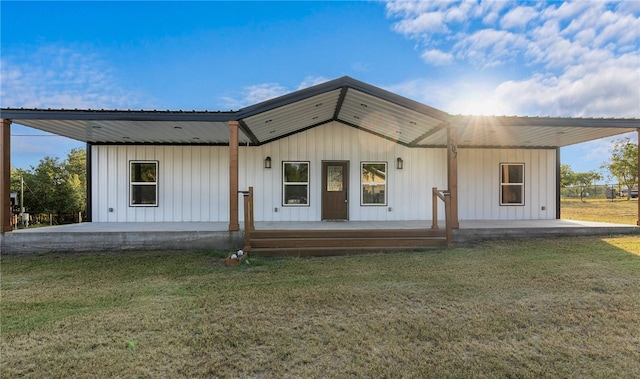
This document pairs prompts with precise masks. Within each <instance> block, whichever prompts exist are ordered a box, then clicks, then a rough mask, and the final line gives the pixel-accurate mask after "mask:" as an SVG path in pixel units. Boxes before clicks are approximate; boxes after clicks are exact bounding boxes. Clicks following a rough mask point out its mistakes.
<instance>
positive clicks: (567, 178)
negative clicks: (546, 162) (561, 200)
mask: <svg viewBox="0 0 640 379" xmlns="http://www.w3.org/2000/svg"><path fill="white" fill-rule="evenodd" d="M574 175H575V173H574V172H573V170H572V169H571V166H569V165H568V164H563V165H560V186H561V187H562V188H567V187H569V186H570V185H571V184H573V182H574Z"/></svg>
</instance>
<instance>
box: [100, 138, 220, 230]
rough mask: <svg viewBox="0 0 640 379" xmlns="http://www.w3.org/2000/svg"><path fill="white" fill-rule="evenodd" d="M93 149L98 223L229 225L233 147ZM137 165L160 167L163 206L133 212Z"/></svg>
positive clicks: (125, 147)
mask: <svg viewBox="0 0 640 379" xmlns="http://www.w3.org/2000/svg"><path fill="white" fill-rule="evenodd" d="M91 149H92V150H91V155H92V162H91V178H92V214H93V221H94V222H185V221H207V222H209V221H228V220H229V195H228V194H229V163H228V162H229V148H228V147H226V146H154V145H146V146H139V145H119V146H105V145H96V146H92V147H91ZM131 161H158V206H156V207H131V206H129V201H130V194H129V184H130V183H129V162H131ZM109 209H112V211H109Z"/></svg>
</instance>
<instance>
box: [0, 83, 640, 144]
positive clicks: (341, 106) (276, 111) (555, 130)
mask: <svg viewBox="0 0 640 379" xmlns="http://www.w3.org/2000/svg"><path fill="white" fill-rule="evenodd" d="M0 117H2V118H5V119H10V120H12V122H14V123H16V124H21V125H25V126H29V127H32V128H35V129H39V130H43V131H46V132H50V133H54V134H58V135H62V136H65V137H69V138H72V139H75V140H78V141H84V142H88V143H92V144H126V143H137V144H228V143H229V126H228V122H229V121H238V122H239V124H240V133H239V142H240V143H241V144H243V145H245V144H250V145H262V144H265V143H269V142H271V141H274V140H277V139H279V138H284V137H286V136H288V135H291V134H294V133H298V132H301V131H304V130H307V129H309V128H313V127H315V126H318V125H322V124H326V123H328V122H331V121H337V122H341V123H343V124H345V125H348V126H350V127H354V128H358V129H360V130H363V131H366V132H370V133H373V134H376V135H379V136H381V137H383V138H386V139H389V140H393V141H396V142H397V143H400V144H402V145H405V146H412V147H430V146H445V145H446V142H447V132H446V127H447V126H449V125H451V126H453V127H455V128H457V130H458V145H459V146H460V147H525V148H555V147H562V146H567V145H572V144H575V143H580V142H585V141H589V140H594V139H599V138H603V137H610V136H614V135H618V134H622V133H626V132H629V131H633V130H635V129H637V128H640V120H639V119H613V118H611V119H590V118H589V119H586V118H557V117H556V118H550V117H549V118H547V117H543V118H541V117H507V116H453V115H450V114H448V113H446V112H443V111H441V110H438V109H435V108H432V107H429V106H427V105H424V104H421V103H418V102H416V101H413V100H410V99H407V98H405V97H402V96H399V95H397V94H394V93H392V92H389V91H386V90H383V89H381V88H378V87H375V86H372V85H370V84H367V83H364V82H360V81H357V80H355V79H353V78H350V77H347V76H345V77H342V78H338V79H335V80H332V81H329V82H326V83H322V84H319V85H316V86H313V87H309V88H306V89H303V90H300V91H296V92H293V93H290V94H287V95H284V96H281V97H278V98H275V99H271V100H267V101H264V102H261V103H259V104H255V105H252V106H249V107H247V108H244V109H241V110H238V111H228V112H210V111H155V110H154V111H148V110H140V111H136V110H77V109H76V110H67V109H22V108H20V109H16V108H3V109H2V110H1V114H0Z"/></svg>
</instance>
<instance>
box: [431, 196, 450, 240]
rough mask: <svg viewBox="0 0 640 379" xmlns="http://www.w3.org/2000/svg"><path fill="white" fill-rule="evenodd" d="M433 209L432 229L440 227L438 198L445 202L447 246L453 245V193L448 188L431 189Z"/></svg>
mask: <svg viewBox="0 0 640 379" xmlns="http://www.w3.org/2000/svg"><path fill="white" fill-rule="evenodd" d="M431 194H432V201H431V208H432V209H433V223H432V224H431V229H439V228H440V227H439V226H438V199H440V200H442V202H443V203H444V220H445V228H446V238H447V247H451V246H452V245H453V225H452V223H451V193H450V192H449V191H448V190H439V189H438V188H436V187H433V188H432V189H431Z"/></svg>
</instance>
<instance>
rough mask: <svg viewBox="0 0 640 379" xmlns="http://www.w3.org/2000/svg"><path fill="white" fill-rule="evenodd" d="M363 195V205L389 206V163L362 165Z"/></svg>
mask: <svg viewBox="0 0 640 379" xmlns="http://www.w3.org/2000/svg"><path fill="white" fill-rule="evenodd" d="M360 171H361V174H362V175H361V177H360V178H361V179H360V180H361V183H362V194H361V199H360V204H361V205H386V204H387V163H386V162H362V164H361V170H360Z"/></svg>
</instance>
